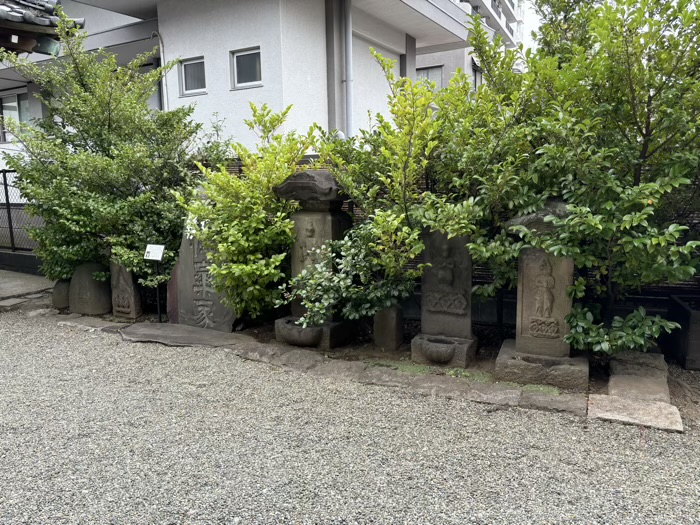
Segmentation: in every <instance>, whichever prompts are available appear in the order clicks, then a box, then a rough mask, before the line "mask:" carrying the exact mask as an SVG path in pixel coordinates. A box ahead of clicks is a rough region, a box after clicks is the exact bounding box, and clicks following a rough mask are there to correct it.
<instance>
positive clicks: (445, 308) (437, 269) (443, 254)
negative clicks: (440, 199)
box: [411, 232, 477, 367]
mask: <svg viewBox="0 0 700 525" xmlns="http://www.w3.org/2000/svg"><path fill="white" fill-rule="evenodd" d="M423 238H424V242H425V260H426V263H429V264H430V266H428V267H426V269H425V270H424V272H423V280H422V293H421V333H420V335H418V336H417V337H415V338H414V339H413V341H412V342H411V359H412V360H413V361H415V362H418V363H428V364H439V365H445V366H452V367H455V366H459V367H465V366H467V364H468V363H469V362H470V361H471V360H472V359H473V358H474V355H475V354H476V347H477V341H476V340H475V339H474V338H473V337H472V321H471V306H472V300H471V290H472V261H471V255H470V254H469V251H468V250H467V247H466V244H467V239H466V238H464V237H453V238H452V239H448V238H447V236H446V235H445V234H442V233H439V232H426V233H425V234H424V235H423Z"/></svg>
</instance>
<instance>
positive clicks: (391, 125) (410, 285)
mask: <svg viewBox="0 0 700 525" xmlns="http://www.w3.org/2000/svg"><path fill="white" fill-rule="evenodd" d="M373 54H374V57H375V59H376V60H377V62H378V63H379V65H380V66H381V68H382V70H383V71H384V74H385V76H386V79H387V82H388V83H389V87H390V94H389V97H388V102H389V105H388V108H389V114H390V118H385V117H384V116H382V115H376V117H375V124H374V126H373V127H372V128H371V129H370V130H364V131H361V132H360V134H359V136H357V137H354V138H350V139H347V140H344V139H339V138H338V137H337V135H334V134H325V135H322V138H323V140H321V141H320V144H319V153H320V156H321V161H320V162H321V164H324V165H327V166H329V168H330V169H331V171H332V172H333V174H334V176H335V177H336V179H337V180H338V181H339V182H340V184H341V185H342V187H343V188H344V191H345V192H346V194H347V195H348V196H349V197H350V199H351V200H352V202H353V203H354V204H355V205H357V206H359V208H360V210H361V212H362V214H363V215H364V217H363V220H362V222H360V223H359V224H358V225H356V226H355V227H354V228H353V229H351V230H350V231H349V232H348V233H347V235H346V237H345V238H344V239H343V240H341V241H337V242H333V243H329V244H328V245H327V246H324V247H322V248H321V249H320V250H319V251H318V252H317V254H316V257H317V258H318V261H317V263H316V264H313V265H311V266H309V267H307V268H306V269H304V270H303V271H302V273H301V274H300V275H299V276H297V277H295V278H294V279H292V281H291V282H290V285H289V287H285V289H284V290H285V298H286V300H288V301H289V300H293V299H300V300H301V302H302V304H303V305H304V306H305V307H306V309H307V314H306V315H304V316H303V317H302V318H301V319H300V321H299V322H300V323H301V324H303V325H304V326H307V325H309V324H311V325H317V324H320V323H322V322H323V321H324V320H325V319H327V318H328V316H329V315H330V314H332V313H338V314H340V315H342V316H343V317H345V318H346V319H359V318H361V317H367V316H371V315H374V314H375V313H376V312H378V311H379V310H382V309H384V308H389V307H391V306H395V305H397V304H399V303H400V302H401V301H402V300H403V299H405V298H406V297H408V296H409V295H410V294H411V293H412V292H413V289H414V288H415V284H416V280H417V278H418V277H420V274H421V271H422V266H420V265H415V264H414V262H415V259H416V257H418V256H419V255H420V254H421V253H422V251H423V249H424V246H423V241H422V238H421V231H422V227H423V226H422V223H421V221H420V217H421V213H420V211H419V210H420V209H421V202H422V200H423V197H424V192H423V188H424V185H425V176H426V168H427V165H428V159H429V157H430V155H431V151H432V150H433V148H434V147H435V146H436V144H437V143H436V141H435V138H436V132H437V124H436V120H435V118H434V108H433V102H434V99H435V94H434V88H435V85H434V84H432V83H424V82H413V81H412V80H411V79H408V78H398V79H397V78H396V77H395V75H394V73H393V68H394V63H393V62H392V61H391V60H388V59H385V58H383V57H382V56H381V55H379V54H377V53H376V52H374V51H373Z"/></svg>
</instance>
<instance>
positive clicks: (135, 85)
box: [0, 17, 198, 285]
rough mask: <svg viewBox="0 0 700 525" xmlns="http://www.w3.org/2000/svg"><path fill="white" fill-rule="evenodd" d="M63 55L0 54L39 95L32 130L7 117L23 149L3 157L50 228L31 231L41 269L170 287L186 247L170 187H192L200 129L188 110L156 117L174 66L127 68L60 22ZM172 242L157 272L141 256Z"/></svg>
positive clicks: (142, 60) (136, 63)
mask: <svg viewBox="0 0 700 525" xmlns="http://www.w3.org/2000/svg"><path fill="white" fill-rule="evenodd" d="M58 35H59V37H60V39H61V43H62V47H63V55H64V56H63V57H62V58H60V59H54V60H51V61H49V63H47V64H42V65H41V66H38V65H36V64H34V63H32V62H29V61H27V60H26V59H22V58H18V57H16V56H15V55H13V54H11V53H7V52H4V51H0V60H2V61H3V62H4V63H5V64H7V65H8V66H10V67H13V68H15V69H16V70H17V71H18V72H19V73H20V74H21V75H22V76H23V77H25V78H27V79H28V80H30V81H32V82H34V83H35V84H36V85H37V86H39V88H40V89H41V91H40V94H39V95H38V96H37V98H38V99H39V100H40V101H41V102H42V103H43V104H44V111H45V117H44V118H43V119H41V120H39V121H37V122H35V123H34V124H33V125H32V126H26V125H22V126H20V125H19V123H17V122H12V121H10V120H7V121H5V122H4V124H5V126H6V127H7V128H8V130H9V131H10V132H11V133H12V134H13V135H14V136H15V137H16V138H17V140H18V141H19V142H20V143H21V144H22V145H23V146H24V151H23V152H22V153H18V154H13V155H9V156H6V160H7V164H8V167H9V168H11V169H14V170H16V171H17V173H18V186H19V188H20V189H21V191H22V194H23V196H24V197H25V198H26V199H27V200H28V201H29V211H30V213H32V214H35V215H38V216H40V217H41V218H42V219H43V220H44V223H45V225H44V226H42V227H41V228H35V229H33V230H31V233H30V234H31V236H32V238H33V239H35V240H36V241H37V243H38V248H37V249H36V253H37V255H39V257H40V258H41V260H42V262H43V266H42V270H43V272H44V274H45V275H46V276H47V277H49V278H51V279H66V278H69V277H70V276H71V275H72V273H73V270H74V268H75V267H76V266H77V265H79V264H81V263H84V262H88V261H97V262H102V263H107V262H108V261H109V259H110V258H111V259H112V260H114V261H116V262H118V263H120V264H122V265H124V266H125V267H126V268H128V269H129V270H132V271H133V272H134V273H135V274H137V275H138V276H140V277H141V278H142V279H143V281H142V282H143V283H144V284H147V285H155V284H156V283H157V282H163V281H166V280H167V279H168V278H169V274H170V270H171V268H172V265H173V263H174V261H175V258H176V252H177V248H178V246H179V244H180V238H181V234H182V227H183V222H184V213H183V211H182V208H181V207H180V206H179V205H178V203H177V201H176V198H175V196H174V195H173V190H182V189H183V188H188V187H190V186H191V185H192V184H193V179H194V177H193V176H192V175H191V174H190V172H189V170H188V153H187V151H188V148H189V146H190V144H191V141H192V139H193V137H194V136H195V135H196V133H197V131H198V125H196V124H194V123H193V122H192V121H191V120H190V115H191V112H192V110H191V108H189V107H186V108H180V109H176V110H173V111H167V112H164V111H156V110H152V109H150V108H149V106H148V99H149V98H150V97H151V96H152V95H153V94H154V93H155V92H156V89H157V86H158V82H159V81H160V79H161V78H162V77H163V75H164V74H165V72H166V71H167V70H168V69H169V68H170V67H172V65H173V64H168V65H166V66H164V67H162V68H156V69H153V70H151V71H148V72H146V73H142V72H141V71H140V69H141V68H142V67H143V66H145V65H146V64H147V63H149V61H150V59H151V58H152V56H153V55H154V53H147V54H145V55H142V56H139V57H138V58H136V59H135V60H133V61H132V62H130V63H129V64H128V65H126V66H120V65H118V64H117V59H116V56H115V55H113V54H112V53H109V52H107V51H105V50H99V51H96V52H88V51H86V50H85V47H84V42H85V38H86V34H85V33H83V32H80V31H78V30H76V29H74V28H72V27H71V26H70V23H69V22H68V21H67V20H66V19H65V18H64V17H62V18H61V20H60V22H59V25H58ZM149 243H152V244H164V245H165V246H166V252H165V258H164V264H162V265H161V273H160V275H156V274H155V273H154V269H153V266H152V265H150V264H147V263H145V262H144V260H143V253H144V251H145V248H146V244H149Z"/></svg>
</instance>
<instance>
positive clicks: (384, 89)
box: [352, 35, 400, 133]
mask: <svg viewBox="0 0 700 525" xmlns="http://www.w3.org/2000/svg"><path fill="white" fill-rule="evenodd" d="M370 48H373V49H374V50H375V51H377V52H379V53H381V54H382V55H383V56H384V57H386V58H391V59H392V60H395V61H396V66H395V67H394V74H395V75H396V77H398V76H399V58H400V53H397V52H396V51H394V50H391V49H386V48H383V47H380V46H379V45H377V43H376V42H368V41H367V40H365V39H364V38H361V37H359V36H357V35H355V36H354V38H353V53H352V56H353V66H354V68H353V69H354V77H355V80H354V82H353V84H354V90H355V91H354V96H355V97H354V100H355V108H354V111H353V119H354V131H355V133H357V132H358V131H359V130H361V129H369V128H370V125H371V122H372V121H374V116H375V115H376V114H377V113H381V114H383V115H385V116H386V115H388V106H387V96H388V95H389V93H390V89H389V83H388V82H387V81H386V78H385V77H384V73H383V71H382V68H381V66H380V65H379V63H378V62H377V61H376V60H375V59H374V57H372V54H371V52H370Z"/></svg>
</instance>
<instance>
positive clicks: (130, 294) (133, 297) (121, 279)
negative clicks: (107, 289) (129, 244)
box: [109, 263, 143, 319]
mask: <svg viewBox="0 0 700 525" xmlns="http://www.w3.org/2000/svg"><path fill="white" fill-rule="evenodd" d="M109 273H110V278H111V281H112V313H113V314H114V315H115V316H117V317H126V318H128V319H137V318H138V317H140V316H141V314H142V313H143V310H142V308H141V294H140V293H139V289H138V288H137V287H136V283H135V282H134V276H133V274H132V273H131V272H130V271H128V270H127V269H126V268H124V267H123V266H122V265H121V264H116V263H110V265H109Z"/></svg>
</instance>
